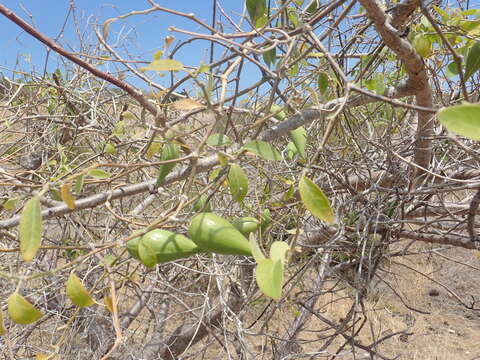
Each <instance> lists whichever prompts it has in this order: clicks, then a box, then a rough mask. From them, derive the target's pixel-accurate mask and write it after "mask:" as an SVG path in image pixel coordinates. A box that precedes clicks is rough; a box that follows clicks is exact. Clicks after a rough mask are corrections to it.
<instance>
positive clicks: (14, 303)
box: [8, 292, 43, 325]
mask: <svg viewBox="0 0 480 360" xmlns="http://www.w3.org/2000/svg"><path fill="white" fill-rule="evenodd" d="M8 315H9V316H10V319H12V321H13V322H16V323H17V324H22V325H27V324H31V323H33V322H35V321H37V320H38V319H40V318H41V317H42V316H43V314H42V312H41V311H40V310H38V309H36V308H35V307H34V306H33V305H32V304H31V303H30V302H29V301H28V300H27V299H25V298H24V297H23V296H22V295H20V294H19V293H17V292H14V293H13V294H12V295H10V297H9V298H8Z"/></svg>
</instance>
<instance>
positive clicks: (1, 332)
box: [0, 309, 7, 336]
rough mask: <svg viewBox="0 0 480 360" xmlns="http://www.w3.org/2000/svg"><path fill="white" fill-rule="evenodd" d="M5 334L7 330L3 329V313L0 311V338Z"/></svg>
mask: <svg viewBox="0 0 480 360" xmlns="http://www.w3.org/2000/svg"><path fill="white" fill-rule="evenodd" d="M6 333H7V329H5V324H4V322H3V311H2V309H0V336H2V335H5V334H6Z"/></svg>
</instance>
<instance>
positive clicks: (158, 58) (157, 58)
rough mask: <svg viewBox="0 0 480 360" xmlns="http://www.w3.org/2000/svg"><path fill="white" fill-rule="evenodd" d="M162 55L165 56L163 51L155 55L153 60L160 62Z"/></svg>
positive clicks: (156, 52) (158, 51)
mask: <svg viewBox="0 0 480 360" xmlns="http://www.w3.org/2000/svg"><path fill="white" fill-rule="evenodd" d="M162 55H163V51H162V50H157V51H155V52H154V53H153V60H154V61H157V60H160V59H161V58H162Z"/></svg>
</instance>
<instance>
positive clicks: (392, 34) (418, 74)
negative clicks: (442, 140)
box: [360, 0, 433, 179]
mask: <svg viewBox="0 0 480 360" xmlns="http://www.w3.org/2000/svg"><path fill="white" fill-rule="evenodd" d="M360 3H361V4H362V6H363V7H364V8H365V10H366V11H367V15H368V17H369V18H370V20H372V21H373V23H374V24H375V27H376V29H377V32H378V33H379V34H380V36H381V37H382V39H383V41H384V43H385V44H386V45H387V46H388V47H389V48H390V49H391V50H392V51H393V52H394V53H395V54H396V55H397V56H398V58H399V59H400V60H401V61H402V62H403V63H404V64H405V68H406V71H407V74H408V82H407V84H408V86H409V87H411V88H412V89H414V91H415V94H416V103H417V105H418V106H422V107H425V108H432V107H433V96H432V89H431V87H430V84H429V78H428V74H427V70H426V67H425V64H424V62H423V59H422V58H421V57H420V55H418V54H417V52H416V51H415V49H414V48H413V46H412V45H411V44H410V43H409V42H408V40H407V39H405V38H403V37H402V36H401V35H402V31H400V29H399V27H400V25H401V23H404V22H405V21H407V19H408V17H407V15H409V14H411V13H412V12H413V10H414V9H415V8H417V7H419V6H420V0H407V1H406V2H405V3H404V4H405V6H404V7H398V10H397V11H394V12H393V15H394V16H395V15H396V16H397V19H395V18H392V16H390V15H388V14H387V13H386V12H385V11H384V10H383V9H382V7H381V6H380V4H379V3H378V2H377V1H376V0H360ZM432 135H433V116H432V114H430V113H427V112H419V113H418V124H417V131H416V143H415V152H414V162H415V164H417V165H419V166H420V167H421V168H425V169H428V168H429V166H430V161H431V157H432V140H431V137H432ZM423 174H424V171H422V170H420V168H416V169H415V171H414V172H413V175H414V178H417V179H418V177H417V176H420V175H423Z"/></svg>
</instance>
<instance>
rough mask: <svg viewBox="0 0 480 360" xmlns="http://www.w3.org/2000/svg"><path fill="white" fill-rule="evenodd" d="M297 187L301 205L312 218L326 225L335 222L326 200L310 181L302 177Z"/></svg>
mask: <svg viewBox="0 0 480 360" xmlns="http://www.w3.org/2000/svg"><path fill="white" fill-rule="evenodd" d="M298 187H299V190H300V198H301V199H302V202H303V204H304V205H305V207H306V208H307V210H308V211H310V212H311V213H312V215H313V216H315V217H316V218H318V219H320V220H323V221H325V222H327V223H333V222H335V215H334V214H333V211H332V208H331V207H330V202H329V201H328V198H327V197H326V196H325V194H324V193H323V191H322V190H321V189H320V188H319V187H318V186H317V185H316V184H315V183H314V182H313V181H312V180H310V179H309V178H308V177H306V176H302V178H301V179H300V183H299V185H298Z"/></svg>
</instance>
